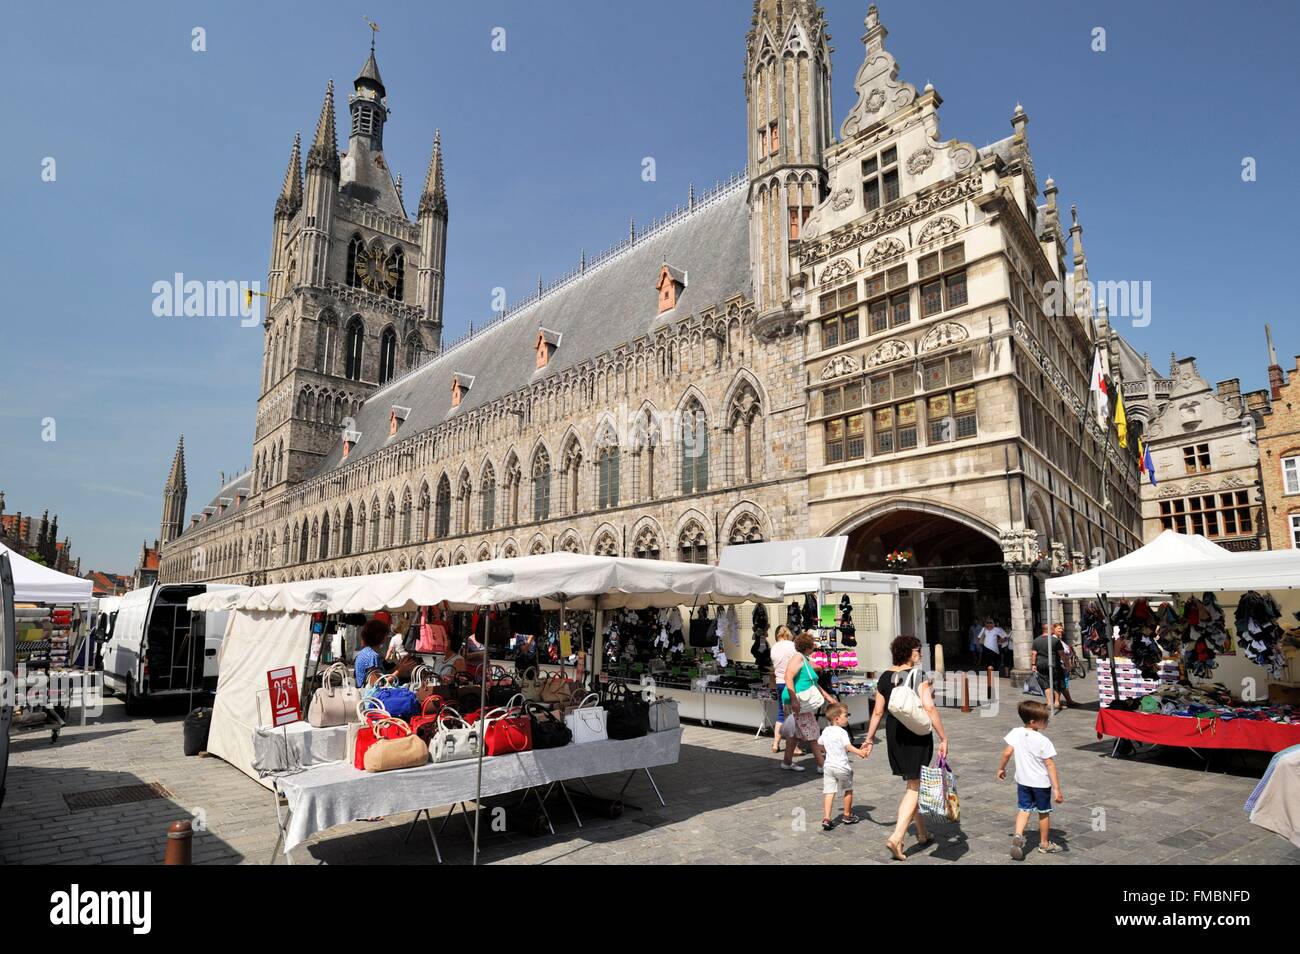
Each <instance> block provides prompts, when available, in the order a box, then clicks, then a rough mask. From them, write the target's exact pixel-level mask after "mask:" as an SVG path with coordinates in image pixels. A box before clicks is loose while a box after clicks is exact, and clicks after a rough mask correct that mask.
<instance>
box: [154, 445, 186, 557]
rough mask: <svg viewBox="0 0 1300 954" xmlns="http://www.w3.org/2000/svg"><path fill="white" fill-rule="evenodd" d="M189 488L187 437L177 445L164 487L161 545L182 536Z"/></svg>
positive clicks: (159, 538)
mask: <svg viewBox="0 0 1300 954" xmlns="http://www.w3.org/2000/svg"><path fill="white" fill-rule="evenodd" d="M187 495H188V488H187V487H186V485H185V435H184V434H182V435H181V439H180V440H179V441H177V443H176V453H175V455H173V457H172V469H171V471H170V472H169V473H168V474H167V483H166V484H164V485H163V511H162V527H161V533H160V535H159V537H158V540H159V545H163V544H166V543H169V542H171V541H172V540H175V539H176V538H177V537H179V536H180V535H181V530H182V529H183V528H184V526H185V498H186V496H187Z"/></svg>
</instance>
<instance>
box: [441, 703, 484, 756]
mask: <svg viewBox="0 0 1300 954" xmlns="http://www.w3.org/2000/svg"><path fill="white" fill-rule="evenodd" d="M479 742H480V737H479V732H478V727H477V726H471V725H470V724H469V723H467V722H466V721H465V720H464V719H462V718H461V717H460V716H459V715H457V714H456V710H455V709H443V710H442V713H441V714H440V715H439V716H438V731H436V732H435V733H434V734H433V741H432V742H430V743H429V755H430V756H431V757H432V758H433V761H434V762H436V763H438V764H440V765H441V764H445V763H447V762H458V761H460V760H462V759H474V758H478V753H479Z"/></svg>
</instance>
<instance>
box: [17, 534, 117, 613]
mask: <svg viewBox="0 0 1300 954" xmlns="http://www.w3.org/2000/svg"><path fill="white" fill-rule="evenodd" d="M0 551H3V552H4V553H7V554H8V555H9V565H10V567H11V568H12V569H13V575H14V602H15V603H54V604H58V605H61V606H63V605H69V604H81V605H88V604H89V603H90V601H91V593H92V591H93V590H94V584H93V583H91V581H90V580H83V579H82V578H81V577H79V576H70V575H69V574H67V573H60V572H59V571H58V570H51V569H50V568H49V567H47V566H41V564H39V563H36V562H33V561H32V560H29V559H27V557H25V556H23V555H22V554H20V553H18V552H17V551H15V550H11V549H9V548H8V547H6V546H5V545H4V544H2V543H0Z"/></svg>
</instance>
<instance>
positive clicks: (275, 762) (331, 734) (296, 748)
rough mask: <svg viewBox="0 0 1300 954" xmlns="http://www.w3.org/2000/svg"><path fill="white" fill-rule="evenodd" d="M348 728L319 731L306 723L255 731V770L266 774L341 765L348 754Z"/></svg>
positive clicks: (340, 727) (338, 727)
mask: <svg viewBox="0 0 1300 954" xmlns="http://www.w3.org/2000/svg"><path fill="white" fill-rule="evenodd" d="M347 746H348V727H347V726H345V725H336V726H330V727H328V728H324V729H318V728H315V727H313V726H312V725H310V724H309V723H308V722H306V721H305V720H303V721H299V722H291V723H289V724H288V725H283V726H280V727H279V728H273V727H271V726H269V725H264V726H258V727H257V728H255V729H254V730H253V767H254V768H255V769H258V770H259V771H262V772H288V771H293V770H296V769H299V768H310V767H311V766H314V765H321V764H323V763H325V762H341V761H342V760H343V757H344V755H346V754H347Z"/></svg>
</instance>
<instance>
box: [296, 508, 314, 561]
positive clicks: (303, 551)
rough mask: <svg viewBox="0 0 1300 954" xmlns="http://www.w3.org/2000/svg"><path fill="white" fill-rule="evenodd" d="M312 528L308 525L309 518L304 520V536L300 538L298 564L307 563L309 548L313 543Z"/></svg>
mask: <svg viewBox="0 0 1300 954" xmlns="http://www.w3.org/2000/svg"><path fill="white" fill-rule="evenodd" d="M310 537H311V527H310V526H309V525H308V523H307V518H306V517H303V520H302V536H301V537H299V538H298V562H299V563H306V562H307V548H308V546H309V545H310V543H311V540H310Z"/></svg>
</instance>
